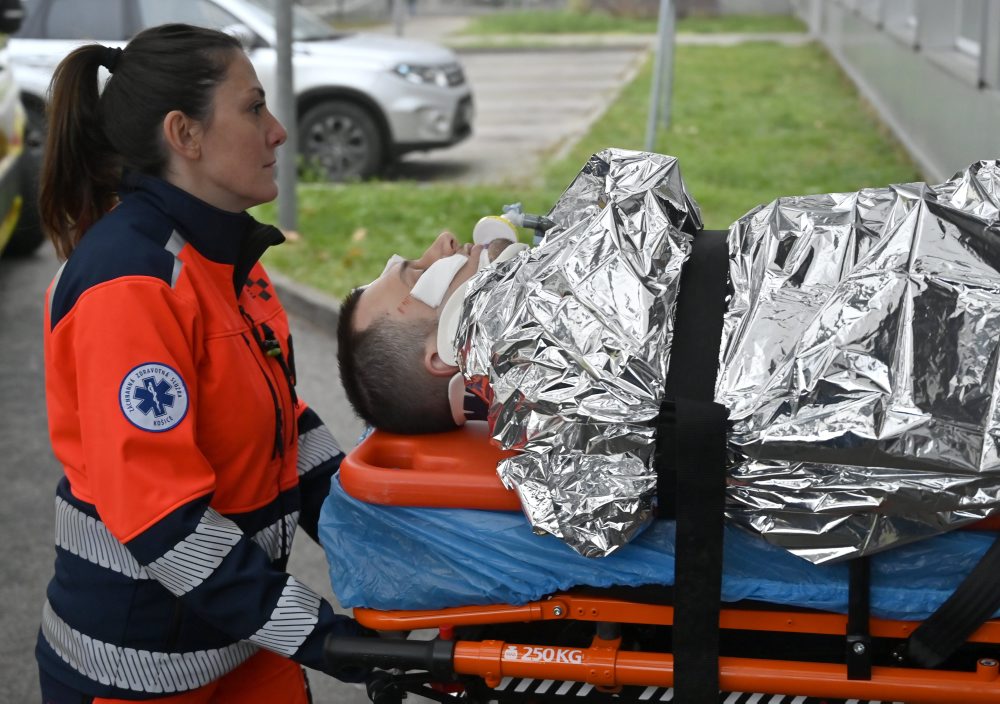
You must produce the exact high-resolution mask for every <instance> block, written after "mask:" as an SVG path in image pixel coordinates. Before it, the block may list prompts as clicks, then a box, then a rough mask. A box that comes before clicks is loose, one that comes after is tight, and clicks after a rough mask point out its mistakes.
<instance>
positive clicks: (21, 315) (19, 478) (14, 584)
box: [0, 246, 368, 704]
mask: <svg viewBox="0 0 1000 704" xmlns="http://www.w3.org/2000/svg"><path fill="white" fill-rule="evenodd" d="M50 250H51V248H50V247H47V246H46V247H44V248H43V249H42V251H40V252H39V253H38V254H37V255H36V256H34V257H32V258H29V259H25V260H7V259H4V260H0V330H2V333H0V350H2V354H0V482H2V483H3V494H2V495H3V499H2V500H0V501H2V504H0V505H2V510H0V536H2V539H0V564H2V565H3V575H4V577H3V579H0V604H2V609H3V610H2V621H0V633H2V634H3V638H2V639H0V704H33V703H36V702H38V700H39V697H38V691H37V690H38V685H37V670H36V668H35V662H34V654H33V651H34V644H35V634H36V632H37V629H38V619H39V615H40V613H41V607H42V602H43V600H44V593H45V585H46V584H47V583H48V580H49V578H50V577H51V574H52V561H53V559H54V555H55V552H54V548H53V547H52V535H53V519H54V509H53V497H54V494H53V492H54V491H55V485H56V482H57V481H58V480H59V478H60V476H61V470H60V468H59V466H58V464H57V463H56V461H55V458H54V457H53V456H52V451H51V449H50V448H49V442H48V434H47V429H46V421H45V396H44V379H43V371H42V363H43V359H42V299H43V295H44V290H45V287H46V286H47V285H48V282H49V280H50V279H51V278H52V275H53V274H54V273H55V271H56V269H57V268H58V264H57V262H56V259H55V256H54V255H53V254H52V252H51V251H50ZM292 329H293V331H294V334H295V348H296V349H295V353H296V357H297V366H298V368H299V370H300V374H301V375H302V377H301V380H300V383H299V388H300V392H301V393H302V396H303V398H305V399H307V400H309V402H310V403H311V404H312V405H313V406H314V407H315V408H316V409H317V411H318V412H319V413H320V414H321V415H322V416H323V418H324V419H326V421H327V423H328V424H329V425H330V427H331V428H332V429H333V431H334V434H335V436H336V437H337V438H338V439H341V441H342V442H343V443H344V444H345V446H353V441H354V439H355V438H357V437H358V435H359V433H360V431H361V424H360V423H359V422H358V421H357V420H356V419H355V418H353V417H352V416H351V415H350V414H348V413H347V412H345V410H344V409H345V408H346V402H345V401H344V399H343V392H342V390H341V389H340V387H339V385H338V384H337V382H336V371H335V370H336V345H335V342H334V338H331V337H330V336H329V334H328V332H327V331H326V330H321V329H318V328H316V327H314V326H313V325H311V324H310V323H309V322H307V321H304V320H293V321H292ZM331 374H332V377H331V376H330V375H331ZM290 569H291V571H292V572H293V573H294V574H296V575H297V576H298V577H300V578H301V579H302V581H303V582H305V583H306V584H309V585H310V586H311V587H313V588H314V589H316V590H317V591H320V592H322V593H323V594H325V595H326V596H327V598H329V599H331V601H332V600H333V594H332V592H331V590H330V580H329V578H328V576H327V573H326V563H325V558H324V556H323V553H322V551H321V550H320V549H319V548H318V547H317V546H316V545H315V544H314V543H313V542H312V541H311V540H310V539H309V538H308V537H307V536H305V535H304V534H303V535H302V536H300V539H299V540H297V541H296V543H295V549H294V551H293V553H292V560H291V568H290ZM311 680H312V684H313V689H314V695H315V699H316V704H363V703H364V702H367V701H368V697H367V696H366V695H365V694H364V692H363V691H362V690H360V689H359V688H357V687H356V686H353V685H345V684H341V683H339V682H337V681H335V680H332V679H330V678H327V677H323V676H321V675H318V674H317V675H313V676H312V678H311Z"/></svg>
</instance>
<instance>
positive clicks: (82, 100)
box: [39, 24, 242, 257]
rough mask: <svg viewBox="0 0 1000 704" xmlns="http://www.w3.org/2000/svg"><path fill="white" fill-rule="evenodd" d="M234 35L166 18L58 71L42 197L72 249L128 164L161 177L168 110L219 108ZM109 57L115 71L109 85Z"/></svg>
mask: <svg viewBox="0 0 1000 704" xmlns="http://www.w3.org/2000/svg"><path fill="white" fill-rule="evenodd" d="M239 51H242V46H241V45H240V43H239V40H238V39H236V38H235V37H233V36H231V35H229V34H225V33H223V32H218V31H215V30H211V29H204V28H202V27H192V26H190V25H184V24H167V25H160V26H158V27H152V28H150V29H147V30H145V31H143V32H140V33H139V34H137V35H136V36H135V37H134V38H133V39H132V41H130V42H129V43H128V46H126V47H125V49H124V50H120V49H115V48H109V47H104V46H101V45H100V44H91V45H87V46H83V47H80V48H79V49H76V50H75V51H73V52H72V53H71V54H69V55H68V56H67V57H66V58H65V59H63V61H62V62H61V63H60V64H59V67H58V68H57V69H56V72H55V74H54V76H53V78H52V86H51V89H50V95H51V98H50V102H49V106H48V112H47V114H48V135H47V138H46V144H45V157H44V161H43V163H42V173H41V183H40V193H39V205H40V210H41V217H42V226H43V228H44V229H45V231H46V232H47V233H48V235H49V237H51V238H52V242H53V243H54V244H55V247H56V251H57V252H58V253H59V254H60V255H61V256H63V257H67V256H69V255H70V253H71V252H72V251H73V249H74V248H75V247H76V245H77V243H79V241H80V238H81V237H83V235H84V233H85V232H86V231H87V229H88V228H89V227H90V226H91V225H93V224H94V223H95V222H96V221H97V220H98V219H99V218H100V217H101V216H102V215H103V214H104V213H106V212H107V211H108V210H109V209H110V208H111V207H112V206H114V204H115V202H116V200H117V195H118V194H117V191H118V186H119V183H120V181H121V176H122V170H123V169H128V170H131V171H135V172H137V173H142V174H148V175H151V176H157V177H162V176H163V175H164V172H165V170H166V166H167V152H166V148H165V147H164V144H163V139H162V134H163V127H162V125H163V118H164V117H165V116H166V115H167V113H169V112H171V111H173V110H180V111H181V112H183V113H184V114H186V115H188V116H189V117H191V118H192V119H194V120H198V121H207V120H209V119H211V115H212V99H213V97H214V92H215V88H216V86H217V85H219V83H221V82H222V81H223V80H224V79H225V77H226V71H227V70H228V68H229V65H230V62H231V61H232V60H233V57H234V56H236V52H239ZM101 66H104V67H105V68H108V69H110V70H111V77H110V78H109V79H108V80H107V81H106V82H105V84H104V87H103V91H101V90H99V87H98V70H99V68H100V67H101Z"/></svg>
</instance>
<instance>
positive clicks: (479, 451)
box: [321, 423, 1000, 704]
mask: <svg viewBox="0 0 1000 704" xmlns="http://www.w3.org/2000/svg"><path fill="white" fill-rule="evenodd" d="M484 425H485V424H478V423H470V424H468V425H467V426H465V427H464V428H461V429H459V430H456V431H453V432H450V433H445V434H440V435H428V436H419V437H408V436H398V435H392V434H390V433H384V432H381V431H376V432H374V433H373V434H372V435H370V436H369V437H368V438H366V439H365V440H364V441H363V442H362V443H361V444H360V445H359V446H358V447H357V448H356V449H355V450H354V451H353V452H351V453H350V454H349V455H348V457H347V458H346V459H345V461H344V462H343V464H342V467H341V471H340V485H341V488H342V490H343V492H344V494H346V495H347V496H349V497H350V500H353V501H357V502H359V503H361V504H364V505H366V506H370V507H373V511H375V512H377V511H379V510H380V509H379V508H378V507H386V508H387V509H388V511H390V512H391V511H394V510H395V511H399V510H402V509H401V507H417V509H416V510H417V511H419V510H426V511H428V512H433V511H440V510H445V511H447V510H452V509H472V510H475V511H482V512H484V513H483V516H490V515H500V514H503V513H504V512H515V511H518V510H519V503H518V500H517V497H516V495H515V494H514V493H513V492H510V491H508V490H507V489H505V488H504V487H503V486H502V484H501V483H500V481H499V479H498V478H497V476H496V473H495V467H496V464H497V462H498V460H499V459H502V458H503V457H505V456H507V454H508V453H505V452H503V451H501V450H498V449H496V448H494V447H493V446H492V445H491V444H490V443H489V440H488V437H487V433H486V430H485V427H484ZM407 510H408V509H407ZM372 515H376V514H375V513H372V514H370V515H367V516H366V518H365V520H366V521H369V523H368V530H369V531H371V532H378V531H379V530H380V526H379V525H377V524H375V523H374V522H371V520H372V519H371V516H372ZM509 515H516V514H509ZM403 520H408V521H413V520H414V519H413V517H412V514H404V515H403ZM658 523H659V522H658ZM984 523H985V522H984ZM411 525H414V530H416V524H415V523H412V524H411ZM977 527H979V528H985V529H995V528H997V527H1000V525H998V524H997V523H996V522H992V524H991V525H979V526H977ZM321 533H322V527H321ZM973 533H974V531H969V532H968V534H969V535H972V534H973ZM977 537H978V538H981V539H982V540H984V541H986V542H987V543H989V542H992V540H993V537H994V536H993V535H992V533H978V534H977ZM357 538H358V540H359V541H361V542H363V541H364V539H365V538H364V536H357ZM751 538H752V539H754V540H758V541H760V539H759V538H755V537H751ZM760 542H763V541H760ZM629 547H631V546H626V548H629ZM626 548H623V550H625V549H626ZM406 549H407V548H406V547H404V548H403V550H406ZM567 551H568V549H567ZM329 552H331V551H330V550H329V549H328V554H329ZM890 552H892V551H890ZM373 557H374V556H373ZM406 557H407V556H404V557H403V560H404V561H405V559H406ZM408 557H409V558H410V559H411V560H413V561H416V562H417V563H418V568H419V562H420V560H421V559H422V558H421V555H419V554H412V555H409V556H408ZM605 559H611V558H605ZM795 559H798V558H795ZM977 559H978V557H977ZM802 562H804V561H802ZM986 562H987V561H986V560H985V559H984V561H983V562H981V563H979V567H978V568H977V569H978V570H979V572H982V571H983V569H984V568H983V565H986ZM852 563H857V564H856V565H854V566H852V567H851V568H850V595H849V599H848V604H847V609H846V610H845V612H844V613H837V612H834V611H830V610H825V609H816V608H806V607H801V606H790V605H788V604H774V603H768V602H765V601H759V600H755V599H740V600H737V601H734V602H726V603H724V604H722V605H721V608H720V609H719V610H718V637H717V642H716V646H717V647H716V648H715V650H717V652H715V651H713V652H711V653H710V662H708V664H707V665H706V663H705V662H700V663H699V662H696V663H695V664H696V666H697V667H700V668H705V667H709V668H714V672H715V673H717V686H718V690H720V694H719V698H718V701H720V702H726V703H727V704H738V703H739V702H761V703H765V702H773V703H775V704H776V703H777V702H795V703H796V704H805V703H807V702H808V703H810V704H812V703H814V702H824V701H825V702H834V701H841V700H846V701H880V702H906V703H907V704H924V703H926V704H930V703H937V704H985V703H986V702H1000V619H995V618H990V616H992V615H993V613H992V611H990V614H989V615H988V616H987V617H985V618H981V619H979V621H981V623H978V622H977V624H976V626H975V627H974V628H972V630H971V632H970V633H969V634H964V633H962V632H961V629H959V630H958V631H956V630H955V629H949V628H948V626H949V624H947V623H945V624H941V623H938V624H936V629H931V630H930V637H932V638H935V637H937V634H942V633H943V636H942V638H943V639H956V638H958V639H959V640H958V642H957V643H955V644H953V645H949V644H947V643H942V647H941V648H940V649H938V652H937V653H936V655H937V656H939V657H941V662H940V663H935V664H934V665H933V666H926V664H924V665H922V664H920V663H919V662H915V661H914V657H913V648H912V647H910V648H909V649H908V648H907V646H908V644H912V642H913V634H914V633H915V632H917V631H918V629H919V628H920V627H921V625H922V623H924V622H929V621H934V620H937V621H940V620H941V615H942V614H944V616H945V617H946V618H947V619H950V620H954V619H952V617H951V616H949V614H953V613H955V611H954V606H953V607H952V609H953V610H952V611H947V610H944V609H942V611H940V612H938V613H937V614H932V615H931V616H930V617H929V618H927V619H921V620H912V619H909V618H883V617H877V616H875V615H873V614H872V608H871V604H870V601H869V596H870V594H869V589H870V579H871V577H870V566H869V565H868V563H867V559H862V560H856V561H852ZM400 564H402V563H400ZM986 568H989V565H986ZM805 569H807V570H808V569H819V568H818V567H817V566H814V565H809V564H805ZM989 569H992V568H989ZM556 571H558V568H557V569H556ZM973 571H976V570H973ZM333 572H334V570H333V569H331V573H333ZM760 574H761V579H762V580H766V579H768V576H769V568H768V565H767V564H761V565H760ZM436 576H437V577H438V578H441V577H442V575H440V574H437V575H436ZM988 576H989V575H987V577H988ZM982 577H983V575H982V574H980V579H979V591H980V592H982V591H986V592H990V591H996V589H995V588H991V586H990V584H989V580H988V578H987V580H986V581H985V582H984V581H983V579H982ZM443 578H444V579H445V580H447V578H448V577H447V575H445V576H444V577H443ZM984 585H985V586H984ZM336 586H337V585H336V584H335V588H336ZM962 593H963V594H967V593H968V590H967V589H966V590H965V591H964V592H962ZM338 596H340V594H338ZM675 596H678V595H677V594H675V593H674V590H673V588H672V587H670V586H668V585H660V584H651V585H646V586H624V587H623V586H610V587H608V586H602V587H599V588H594V587H591V586H588V585H585V584H581V585H576V586H573V587H571V588H569V589H560V590H557V591H554V592H552V593H548V594H545V595H544V596H542V597H540V598H533V599H527V600H524V601H523V602H520V603H513V602H509V603H480V604H477V605H461V604H456V605H444V606H441V607H440V608H412V609H411V608H405V609H391V608H390V609H386V608H366V607H359V606H355V609H354V613H355V617H356V618H357V619H358V621H359V622H360V623H362V624H363V625H365V626H367V627H369V628H373V629H376V630H378V631H380V632H381V633H382V635H383V637H382V638H379V639H371V638H365V639H349V638H332V639H331V640H330V641H329V642H328V644H327V655H328V658H329V659H330V660H331V661H337V662H340V663H364V664H368V665H371V666H374V667H378V668H381V670H382V672H380V673H379V674H378V675H377V677H376V678H375V679H374V680H373V681H372V682H371V684H370V685H369V696H370V697H371V698H372V700H373V701H375V702H379V703H381V704H389V703H390V702H398V701H400V700H401V699H402V698H403V697H405V695H406V693H408V692H410V693H415V694H419V695H420V696H423V697H426V698H430V699H435V700H438V701H444V702H450V701H469V702H490V701H496V702H559V701H575V702H582V701H594V702H659V701H680V700H681V699H685V698H686V699H688V700H690V695H683V696H679V693H680V692H681V691H682V690H680V689H675V685H677V677H678V676H683V674H682V668H683V663H685V662H691V658H692V657H695V658H696V659H697V658H698V657H699V656H700V654H699V653H694V655H693V656H692V654H691V653H690V652H688V653H687V654H685V655H684V656H683V658H687V659H686V660H685V659H683V658H682V657H681V655H680V654H679V653H675V652H674V650H675V648H674V646H675V643H674V640H675V626H676V623H675V619H676V618H677V617H678V616H679V613H678V612H677V611H675V602H676V600H675ZM963 598H964V597H963ZM904 600H905V598H904ZM988 600H989V599H987V601H988ZM975 608H979V609H980V610H981V609H982V608H983V606H982V604H980V605H979V606H978V607H975ZM975 608H973V607H970V609H971V610H972V611H974V610H975ZM993 608H994V609H995V607H993ZM970 609H967V610H966V611H968V610H970ZM961 612H962V610H961V609H959V613H961ZM925 630H926V629H925ZM966 630H968V629H966ZM411 632H418V635H428V634H431V635H432V636H433V637H432V638H431V639H429V640H421V639H407V638H406V634H409V633H411ZM917 659H919V658H917ZM931 659H933V657H932V658H931ZM678 660H681V663H680V664H679V663H678ZM713 699H714V697H713ZM707 701H709V699H700V700H698V704H701V702H707Z"/></svg>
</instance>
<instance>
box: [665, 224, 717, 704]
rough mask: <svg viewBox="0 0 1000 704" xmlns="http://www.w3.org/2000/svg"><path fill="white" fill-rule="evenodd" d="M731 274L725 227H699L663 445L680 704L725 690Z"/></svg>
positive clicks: (687, 269)
mask: <svg viewBox="0 0 1000 704" xmlns="http://www.w3.org/2000/svg"><path fill="white" fill-rule="evenodd" d="M727 280H728V250H727V245H726V233H725V232H724V231H704V232H700V233H698V234H697V235H695V239H694V247H693V250H692V254H691V257H690V258H689V259H688V261H687V262H686V263H685V265H684V271H683V272H682V275H681V288H680V292H679V293H678V300H677V314H676V317H675V321H676V323H675V325H674V337H673V345H672V349H671V356H670V370H669V373H668V375H667V384H666V400H665V401H664V404H663V407H662V408H661V412H660V418H659V422H658V430H657V448H656V463H657V472H658V484H657V495H658V499H659V511H660V516H661V517H668V516H674V517H676V520H677V538H676V550H675V559H676V562H675V565H676V566H675V576H674V627H673V642H672V651H673V655H674V701H675V702H677V703H678V704H704V703H705V702H714V701H718V696H719V610H720V602H721V595H722V537H723V510H724V508H725V488H726V471H725V470H726V435H727V430H728V422H727V420H728V416H729V412H728V410H727V409H726V408H725V407H723V406H720V405H719V404H716V403H714V402H713V399H714V397H715V377H716V372H717V370H718V364H719V345H720V341H721V339H722V316H723V314H724V313H725V310H726V295H727V293H728V285H727Z"/></svg>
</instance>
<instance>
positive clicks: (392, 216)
mask: <svg viewBox="0 0 1000 704" xmlns="http://www.w3.org/2000/svg"><path fill="white" fill-rule="evenodd" d="M650 75H651V67H650V66H649V65H647V67H646V68H645V70H643V71H642V72H640V74H639V75H638V76H637V77H636V79H635V80H634V81H633V83H632V84H630V85H629V86H627V87H626V88H625V89H624V90H623V92H622V94H621V95H620V97H619V99H618V100H617V101H616V102H615V103H614V105H612V106H611V107H610V108H609V110H608V111H607V112H606V113H605V115H604V116H603V117H602V118H601V119H599V120H598V122H597V123H596V124H595V125H594V127H593V129H592V130H591V131H590V133H589V134H587V135H586V136H585V137H583V138H582V139H581V141H580V142H579V143H578V144H577V145H576V146H575V147H574V148H573V149H572V152H571V153H570V154H569V155H568V156H567V157H566V158H564V159H561V160H559V161H558V162H554V163H551V162H550V163H548V165H547V167H546V168H545V169H543V170H542V172H541V173H540V174H538V175H537V177H536V180H535V181H529V180H528V179H527V178H526V179H525V180H524V181H523V182H519V183H516V184H504V185H498V186H488V185H478V186H463V185H460V184H425V183H414V182H377V181H376V182H368V183H357V184H344V185H319V184H307V185H303V186H302V187H301V189H300V192H299V201H300V213H299V226H300V232H301V235H302V236H301V239H300V240H299V241H296V242H289V243H287V244H285V245H282V246H281V247H277V248H275V249H273V250H272V251H271V252H269V253H268V255H267V258H266V262H267V264H268V266H270V267H273V268H275V269H278V270H280V271H282V272H283V273H285V274H288V275H291V276H293V277H295V278H297V279H298V280H300V281H302V282H304V283H307V284H310V285H312V286H315V287H317V288H320V289H322V290H325V291H327V292H329V293H332V294H334V295H337V296H341V295H343V294H344V293H346V292H347V291H348V290H349V289H350V288H351V287H352V286H354V285H357V284H358V283H361V282H365V281H369V280H371V279H372V278H374V277H375V276H377V275H378V274H379V272H381V270H382V267H383V264H384V262H385V260H386V258H387V257H388V256H389V255H390V254H392V253H395V252H398V253H399V254H402V255H403V256H414V255H417V254H419V253H420V252H421V251H423V249H424V247H425V246H426V244H427V243H429V241H430V240H431V238H433V237H434V236H436V235H437V234H438V232H440V231H441V230H444V229H450V230H451V231H453V232H455V233H456V234H457V235H459V237H460V238H468V236H469V232H470V231H471V229H472V226H473V225H474V224H475V223H476V221H477V220H478V219H479V218H480V217H482V216H484V215H488V214H496V213H498V212H499V209H500V207H501V206H502V205H503V204H504V203H511V202H514V201H521V202H522V203H523V204H524V207H525V209H526V210H527V211H529V212H543V213H544V212H546V211H547V210H548V209H549V207H551V205H552V204H553V202H554V201H555V200H556V198H558V196H559V194H560V193H561V192H562V191H563V190H564V189H565V187H566V186H567V185H568V184H569V182H570V181H571V180H572V178H573V177H574V176H575V175H576V173H577V172H578V171H579V170H580V168H581V166H582V165H583V164H584V163H585V161H586V159H587V158H588V157H589V156H590V155H591V154H592V153H594V152H596V151H600V150H601V149H603V148H605V147H610V146H615V147H625V148H633V149H639V148H642V147H643V143H644V140H645V131H646V120H647V105H646V103H647V101H648V99H649V85H650ZM656 151H659V152H662V153H666V154H672V155H675V156H677V157H679V159H680V164H681V171H682V174H683V176H684V179H685V181H686V183H687V185H688V188H689V190H690V192H691V193H692V195H693V196H694V197H695V199H696V200H697V201H698V202H699V204H700V205H701V208H702V211H703V216H704V219H705V223H706V226H707V227H709V228H725V227H728V226H729V224H730V223H732V221H734V220H735V219H736V218H738V217H739V216H741V215H742V214H744V213H745V212H747V211H748V210H750V209H751V208H753V207H754V206H756V205H758V204H760V203H766V202H769V201H771V200H773V199H774V198H776V197H778V196H782V195H796V194H805V193H825V192H834V191H854V190H857V189H859V188H861V187H865V186H881V185H887V184H890V183H902V182H907V181H914V180H920V175H919V173H918V171H917V169H916V167H915V166H914V165H913V163H912V162H911V160H910V159H909V158H908V156H907V155H906V154H905V152H904V151H903V150H902V148H901V147H900V146H899V145H898V144H897V143H896V142H895V141H894V140H893V139H892V138H891V136H890V135H889V133H888V132H887V131H886V130H885V129H884V128H883V127H882V126H881V125H880V124H879V122H878V121H877V119H876V118H875V117H874V116H873V115H872V113H871V112H870V110H869V109H868V108H867V107H866V106H865V104H864V103H863V102H862V101H861V100H860V99H859V98H858V96H857V93H856V91H855V90H854V88H853V86H852V85H851V84H850V83H849V81H848V80H847V79H846V78H845V77H844V76H843V74H842V73H841V72H840V70H839V68H838V67H837V66H836V65H835V64H834V63H833V61H832V60H831V59H830V58H829V57H828V56H827V54H826V53H825V51H824V50H823V49H822V48H820V47H819V46H816V45H807V46H799V47H787V46H780V45H777V44H773V43H751V44H743V45H739V46H734V47H703V46H679V47H678V48H677V55H676V61H675V79H674V96H673V121H672V124H671V127H670V129H669V130H667V131H665V132H663V133H661V135H660V138H659V140H658V143H657V148H656ZM275 213H276V210H275V208H274V206H273V204H270V205H266V206H261V207H260V208H258V209H256V212H255V214H256V215H257V216H258V217H259V218H261V219H263V220H265V221H268V222H274V221H275V219H276V214H275Z"/></svg>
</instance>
